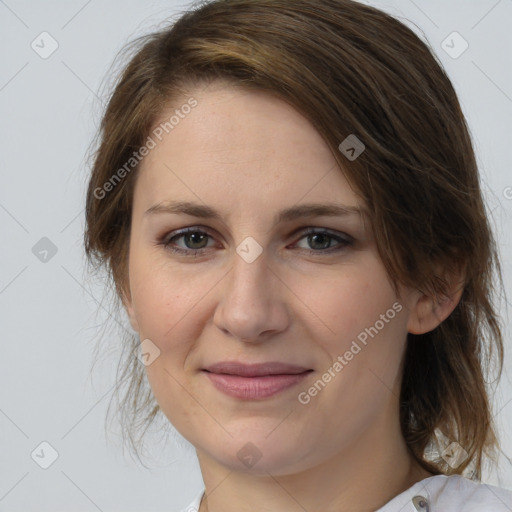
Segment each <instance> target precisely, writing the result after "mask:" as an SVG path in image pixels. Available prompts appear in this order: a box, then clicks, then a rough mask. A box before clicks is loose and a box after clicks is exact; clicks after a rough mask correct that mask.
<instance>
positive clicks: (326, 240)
mask: <svg viewBox="0 0 512 512" xmlns="http://www.w3.org/2000/svg"><path fill="white" fill-rule="evenodd" d="M319 238H320V240H318V239H319ZM318 241H319V245H320V246H321V247H318V246H317V247H315V243H316V242H318ZM308 242H309V244H310V245H311V246H312V247H313V248H314V249H327V248H329V246H330V245H331V243H330V242H331V238H330V237H329V236H327V235H324V234H322V233H316V234H313V235H309V236H308ZM322 242H323V243H322Z"/></svg>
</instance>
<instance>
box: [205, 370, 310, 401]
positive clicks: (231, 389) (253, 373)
mask: <svg viewBox="0 0 512 512" xmlns="http://www.w3.org/2000/svg"><path fill="white" fill-rule="evenodd" d="M202 372H203V373H205V375H206V376H207V377H208V379H209V380H210V382H211V383H212V384H213V385H214V386H215V388H216V389H218V390H219V391H221V392H223V393H224V394H226V395H228V396H231V397H234V398H239V399H243V400H257V399H264V398H269V397H271V396H274V395H276V394H278V393H280V392H282V391H284V390H286V389H289V388H291V387H292V386H295V385H297V384H298V383H299V382H301V381H302V380H304V379H305V378H306V377H307V376H308V375H309V374H310V373H311V372H313V369H311V368H305V367H302V366H297V365H291V364H286V363H278V362H268V363H257V364H243V363H239V362H236V361H226V362H221V363H216V364H214V365H211V366H209V367H207V368H205V369H203V370H202Z"/></svg>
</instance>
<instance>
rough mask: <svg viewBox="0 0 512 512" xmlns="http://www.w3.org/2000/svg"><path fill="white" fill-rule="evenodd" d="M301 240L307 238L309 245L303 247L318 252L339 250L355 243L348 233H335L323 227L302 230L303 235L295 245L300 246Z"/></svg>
mask: <svg viewBox="0 0 512 512" xmlns="http://www.w3.org/2000/svg"><path fill="white" fill-rule="evenodd" d="M301 240H305V241H306V244H307V245H308V246H309V247H303V248H304V249H305V250H306V251H308V252H309V253H316V254H318V253H332V252H337V251H340V250H343V249H344V248H346V247H347V246H350V245H352V244H353V243H354V239H353V238H352V237H351V236H349V235H347V234H341V233H340V234H335V233H332V232H330V231H328V230H326V229H322V228H308V229H307V230H306V231H305V232H302V237H301V238H300V239H299V241H298V242H296V243H295V244H294V247H296V246H298V244H299V242H300V241H301ZM299 248H300V247H299Z"/></svg>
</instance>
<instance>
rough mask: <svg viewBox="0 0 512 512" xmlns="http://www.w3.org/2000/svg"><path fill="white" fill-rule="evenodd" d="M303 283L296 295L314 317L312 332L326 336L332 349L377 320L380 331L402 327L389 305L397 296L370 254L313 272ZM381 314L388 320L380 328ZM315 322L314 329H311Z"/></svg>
mask: <svg viewBox="0 0 512 512" xmlns="http://www.w3.org/2000/svg"><path fill="white" fill-rule="evenodd" d="M302 284H303V286H301V287H300V288H299V289H298V293H297V295H298V296H299V297H301V298H303V302H304V304H305V306H306V307H307V309H309V310H310V311H311V312H313V314H314V315H313V316H311V313H310V314H309V316H311V317H312V318H313V323H311V329H312V332H311V335H312V337H313V338H317V339H318V340H319V341H320V340H321V339H322V338H323V339H324V340H326V341H327V340H329V341H328V344H329V345H330V347H329V352H331V353H332V351H333V350H334V351H338V350H341V349H343V348H345V347H346V346H347V345H350V343H351V341H352V340H353V339H356V338H357V336H358V335H359V334H360V333H364V332H366V331H365V329H368V328H370V327H371V326H374V324H375V323H376V322H378V325H377V327H378V328H379V331H380V330H382V331H383V332H384V331H385V332H387V333H391V331H393V330H394V332H400V331H401V329H402V328H403V326H402V322H401V321H398V322H397V321H394V319H395V318H396V317H397V315H396V314H395V313H396V311H395V310H393V309H392V306H393V304H394V303H395V302H396V300H397V299H396V295H395V293H394V290H393V288H392V286H391V284H390V282H389V280H388V278H387V274H386V273H385V270H384V268H383V267H382V266H381V264H380V263H379V261H378V260H376V259H375V257H374V256H373V255H367V256H365V257H362V258H361V261H359V262H358V263H357V264H354V265H347V266H343V267H340V268H339V270H337V271H329V273H328V274H325V276H323V277H322V276H318V275H312V276H310V278H309V279H308V280H307V281H304V282H303V283H302ZM390 309H391V311H390V312H389V315H386V312H387V311H388V310H390ZM382 314H384V315H385V316H386V319H387V320H390V321H389V322H387V323H386V325H385V328H382V329H381V327H382V325H381V324H382V321H381V320H380V318H381V315H382ZM391 317H392V318H391ZM317 324H318V329H317V331H316V333H315V332H314V331H313V329H315V327H314V325H317ZM392 324H394V325H393V326H392ZM320 333H323V334H320ZM361 337H362V338H364V335H362V336H361ZM325 348H327V347H325Z"/></svg>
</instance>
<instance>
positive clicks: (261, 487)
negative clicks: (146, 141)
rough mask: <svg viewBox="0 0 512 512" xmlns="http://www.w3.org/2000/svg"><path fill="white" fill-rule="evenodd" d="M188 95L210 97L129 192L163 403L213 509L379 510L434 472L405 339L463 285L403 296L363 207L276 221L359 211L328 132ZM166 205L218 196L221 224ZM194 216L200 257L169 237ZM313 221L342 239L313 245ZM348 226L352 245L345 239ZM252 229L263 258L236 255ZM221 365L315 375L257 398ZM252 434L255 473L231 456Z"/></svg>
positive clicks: (280, 109)
mask: <svg viewBox="0 0 512 512" xmlns="http://www.w3.org/2000/svg"><path fill="white" fill-rule="evenodd" d="M192 95H193V96H194V97H195V98H196V99H197V101H198V106H197V107H196V108H194V109H193V111H192V112H191V113H190V114H189V115H188V116H186V117H185V118H184V119H182V120H181V121H180V123H179V125H177V126H176V127H175V128H174V129H173V131H171V132H170V133H169V134H168V135H166V136H165V137H164V138H163V140H162V141H161V142H160V143H159V144H158V145H157V147H156V148H154V149H153V150H152V151H151V152H150V154H149V155H148V156H147V157H145V159H144V161H143V162H142V167H141V169H140V174H139V176H138V180H137V183H136V187H135V192H134V203H133V218H132V229H131V239H130V252H129V276H128V286H127V290H126V295H125V297H124V303H125V307H126V310H127V312H128V314H129V317H130V321H131V324H132V326H133V328H134V329H135V330H136V331H137V332H138V333H139V336H140V339H141V340H144V339H150V340H151V341H152V342H153V343H154V344H155V345H156V346H157V347H158V348H159V350H160V355H159V356H158V357H157V358H156V359H155V360H154V362H152V363H151V364H150V365H149V366H147V367H146V370H147V375H148V379H149V382H150V384H151V387H152V390H153V392H154V395H155V397H156V400H157V401H158V403H159V405H160V407H161V409H162V411H163V412H164V413H165V415H166V416H167V417H168V419H169V420H170V422H171V423H172V424H173V425H174V426H175V427H176V428H177V429H178V430H179V431H180V432H181V434H182V435H183V436H184V437H186V438H187V439H188V440H189V441H190V442H191V443H192V444H193V445H194V446H195V448H196V451H197V455H198V459H199V463H200V467H201V471H202V475H203V479H204V482H205V488H206V495H207V500H206V501H207V507H208V510H209V511H210V512H220V511H223V512H231V511H235V510H236V511H253V510H258V511H260V510H265V511H269V512H272V511H276V512H277V511H280V512H282V511H287V512H288V511H289V512H295V511H303V510H309V511H313V510H323V511H326V512H329V511H337V512H340V511H351V512H354V511H361V512H362V511H370V510H375V509H377V508H379V507H381V506H383V505H384V504H385V503H386V502H388V501H389V500H391V499H392V498H393V497H394V496H396V495H397V494H399V493H400V492H402V491H404V490H406V489H407V488H408V487H410V486H411V485H412V484H414V483H415V482H417V481H419V480H421V479H423V478H427V477H429V476H431V474H430V473H427V472H426V471H425V470H423V469H421V468H420V467H419V466H418V465H417V464H415V463H414V462H413V459H412V458H411V456H410V455H409V453H408V451H407V449H406V445H405V442H404V439H403V438H402V435H401V432H400V425H399V415H398V396H399V390H400V378H401V371H400V364H401V360H402V356H403V353H404V348H405V343H406V336H407V333H408V332H413V333H416V334H419V333H423V332H428V331H430V330H432V329H434V328H435V327H436V326H437V325H438V324H439V323H440V322H441V321H442V320H444V319H445V318H446V317H447V316H448V315H449V314H450V313H451V311H452V310H453V309H454V307H455V306H456V304H457V302H458V300H459V299H460V295H461V293H462V292H461V290H460V291H459V292H457V293H455V294H454V295H453V296H452V297H451V298H450V299H447V300H446V301H444V302H443V303H440V304H437V303H436V304H434V303H433V302H432V300H431V299H430V298H429V297H428V296H426V295H423V294H422V293H420V292H419V291H417V290H414V289H406V288H400V290H399V296H397V295H396V294H395V292H394V291H393V287H392V286H391V282H390V280H389V278H388V276H387V274H386V272H385V269H384V267H383V265H382V263H381V260H380V258H379V256H378V253H377V249H376V246H375V243H374V240H373V238H372V234H371V230H370V226H369V225H368V223H367V222H365V221H364V217H363V216H362V215H358V214H355V215H350V216H343V217H327V216H322V217H319V216H313V217H307V218H300V219H295V220H292V221H286V222H281V223H278V224H277V225H273V218H274V216H275V215H276V214H277V212H279V211H280V210H282V209H284V208H287V207H291V206H296V205H297V204H305V203H342V204H344V205H349V206H356V207H362V206H364V205H363V203H362V202H361V200H360V198H359V197H358V195H357V193H356V192H355V191H354V190H352V189H351V187H350V186H349V184H348V182H347V181H346V179H345V178H344V176H343V173H342V171H341V170H340V169H339V167H338V166H337V164H336V161H335V160H334V157H333V155H332V153H331V151H330V150H329V148H328V146H327V145H326V144H325V142H324V141H323V139H322V138H321V137H320V135H319V134H318V133H317V132H316V130H315V129H314V128H313V126H312V125H311V124H310V123H309V122H308V121H307V120H306V119H305V118H304V117H303V116H301V115H300V114H299V113H298V112H297V111H295V110H294V109H293V108H292V107H291V106H289V105H288V104H286V103H284V102H282V101H281V100H279V99H277V98H276V97H273V96H271V95H269V94H267V93H264V92H255V91H244V90H241V89H239V88H235V87H234V86H232V85H228V84H226V83H223V82H214V83H213V84H211V85H210V86H209V87H207V88H206V89H201V90H199V89H194V90H193V91H192ZM180 104H181V103H179V102H174V103H173V109H174V108H176V106H177V105H180ZM173 109H171V110H173ZM164 114H165V115H163V116H162V119H165V118H167V117H168V113H167V112H166V113H164ZM347 164H349V162H347ZM165 201H190V202H194V203H197V204H199V205H203V206H204V205H208V206H211V207H212V208H215V209H216V210H218V211H219V212H220V214H221V219H220V220H216V219H208V218H198V217H194V216H189V215H186V214H175V213H162V212H160V213H152V214H151V213H150V214H146V213H145V212H146V210H148V209H149V208H150V207H152V206H154V205H156V204H162V203H164V202H165ZM193 226H197V229H198V230H200V231H202V232H206V233H208V234H209V235H210V236H209V237H207V238H206V240H203V241H202V242H201V240H202V239H201V238H200V235H199V238H198V235H196V238H195V239H194V238H192V239H191V237H190V236H189V237H186V236H185V237H183V236H182V237H181V238H178V239H174V242H173V243H174V246H178V247H181V248H182V249H183V250H185V251H187V250H188V251H189V254H192V253H193V249H194V248H195V247H205V248H203V253H200V254H198V255H195V256H194V255H192V256H190V255H189V256H186V255H180V254H176V253H173V252H171V251H170V250H169V248H166V247H165V246H164V244H163V242H162V239H164V240H163V241H164V242H165V241H166V240H167V241H168V240H169V238H170V236H172V234H173V233H175V232H176V230H178V229H181V228H185V227H193ZM199 226H200V227H199ZM308 227H313V228H324V229H328V230H329V232H330V234H331V236H332V237H333V238H327V239H326V238H325V237H324V238H322V237H320V238H317V239H315V238H314V237H309V238H308V236H307V235H305V234H303V231H304V230H305V229H306V228H308ZM346 235H349V236H350V237H352V238H353V239H354V241H353V243H352V244H349V245H347V244H343V243H341V242H339V240H338V239H336V238H335V237H336V236H339V237H346ZM249 236H250V237H253V238H254V239H255V240H256V241H257V242H258V243H259V245H260V246H261V248H262V249H263V252H262V254H261V255H260V256H259V257H258V258H257V259H256V260H255V261H253V262H252V263H248V262H247V261H245V260H244V259H243V258H242V257H240V256H239V254H237V252H236V248H237V246H239V245H240V244H241V242H242V241H244V239H246V237H249ZM326 240H327V241H326ZM322 244H323V245H322ZM333 248H338V249H339V250H337V251H334V252H333V250H334V249H333ZM329 250H330V251H331V252H328V251H329ZM315 251H316V252H315ZM397 302H398V303H399V304H400V305H401V306H402V309H401V311H400V312H399V313H397V314H396V316H394V318H393V319H392V320H390V321H389V322H387V323H385V326H384V328H382V329H381V330H380V331H379V332H378V334H377V335H376V336H375V337H374V338H369V341H368V344H367V345H366V346H364V348H363V349H362V350H361V351H360V352H359V353H358V354H357V355H356V356H354V358H353V359H352V360H351V361H350V362H348V364H347V365H346V366H344V367H343V370H342V371H340V372H338V373H337V374H336V377H335V378H333V379H332V380H331V381H330V382H329V383H328V384H327V385H326V386H325V388H324V389H323V390H322V391H321V392H319V393H318V394H317V395H316V396H315V397H313V398H312V399H311V401H310V402H309V403H308V404H307V405H303V404H301V403H300V402H299V401H298V394H299V393H300V392H301V391H304V390H307V389H308V388H309V387H310V386H311V385H312V384H313V383H314V382H315V381H316V380H317V379H318V378H320V377H321V376H322V374H323V373H324V372H325V371H326V370H327V369H328V368H329V367H332V365H333V363H334V362H335V361H336V359H337V357H338V356H340V355H343V354H344V353H345V352H346V351H347V350H348V349H349V348H350V346H351V343H352V341H353V340H355V339H356V337H357V335H358V334H359V333H361V332H362V331H364V329H365V328H367V327H370V326H373V325H375V323H376V321H377V320H378V319H379V318H380V315H381V314H384V313H385V312H386V311H387V310H388V309H390V308H391V307H392V305H393V304H394V303H397ZM224 360H238V361H243V362H246V363H249V362H264V361H281V362H288V363H294V364H299V365H302V366H305V367H307V368H312V369H313V370H314V372H312V373H311V374H310V375H309V377H308V378H307V380H306V381H303V382H302V383H300V384H299V385H298V386H294V387H292V388H289V389H288V390H285V391H283V392H281V393H278V394H277V395H274V396H272V397H270V398H267V399H264V400H252V401H245V400H240V399H237V398H232V397H228V396H226V395H224V394H223V393H222V392H220V391H219V390H217V389H216V388H215V387H214V386H213V385H212V384H211V383H210V381H209V379H207V378H206V376H205V374H204V372H201V369H202V368H204V367H205V366H207V365H209V364H212V363H215V362H219V361H224ZM248 442H251V443H253V445H254V446H255V447H256V448H257V450H258V453H259V454H261V458H260V460H259V461H258V462H257V463H256V464H255V465H254V466H252V467H247V466H246V465H244V463H243V462H242V461H241V460H240V459H239V458H238V457H237V452H238V451H239V450H240V449H241V448H242V447H244V445H246V443H248ZM205 509H206V503H205V502H203V503H202V506H201V510H205Z"/></svg>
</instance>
